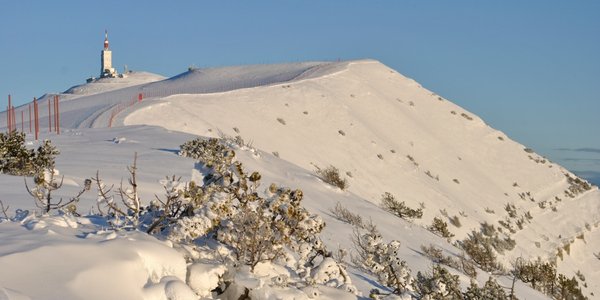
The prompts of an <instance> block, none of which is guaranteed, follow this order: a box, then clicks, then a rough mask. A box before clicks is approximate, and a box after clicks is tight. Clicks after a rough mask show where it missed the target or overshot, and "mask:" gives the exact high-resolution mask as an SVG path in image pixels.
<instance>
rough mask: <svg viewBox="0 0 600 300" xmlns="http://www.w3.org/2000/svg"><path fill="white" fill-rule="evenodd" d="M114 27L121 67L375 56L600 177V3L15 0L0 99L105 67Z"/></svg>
mask: <svg viewBox="0 0 600 300" xmlns="http://www.w3.org/2000/svg"><path fill="white" fill-rule="evenodd" d="M104 29H108V30H109V36H110V42H111V49H112V50H113V56H114V57H113V64H114V65H115V66H116V67H117V68H118V69H119V70H120V71H122V69H123V66H124V65H128V66H129V68H130V69H133V70H144V71H150V72H154V73H159V74H161V75H165V76H172V75H176V74H178V73H181V72H183V71H185V69H186V68H187V67H188V66H190V65H195V66H198V67H207V66H224V65H237V64H259V63H276V62H290V61H305V60H335V59H338V58H339V59H357V58H374V59H377V60H380V61H381V62H383V63H384V64H386V65H388V66H390V67H392V68H394V69H396V70H398V71H399V72H400V73H402V74H404V75H406V76H408V77H411V78H414V79H415V80H417V81H418V82H420V83H421V84H422V85H424V86H425V87H426V88H428V89H430V90H432V91H434V92H436V93H438V94H440V95H442V96H444V97H446V98H448V99H450V100H451V101H453V102H455V103H457V104H459V105H461V106H463V107H465V108H466V109H468V110H470V111H472V112H474V113H476V114H477V115H479V116H481V117H482V118H483V119H484V120H485V121H486V122H488V123H489V124H490V125H491V126H493V127H495V128H497V129H500V130H502V131H504V132H506V133H507V134H508V135H509V136H511V137H512V138H514V139H516V140H517V141H519V142H521V143H524V144H526V145H528V146H530V147H531V148H534V149H535V150H536V151H538V152H540V153H541V154H544V155H547V156H548V157H549V158H551V159H552V160H554V161H557V162H559V163H561V164H564V165H565V166H567V167H569V168H571V169H572V170H575V171H593V172H596V173H595V174H593V173H591V174H592V175H590V176H594V175H595V176H598V177H599V178H600V135H599V129H600V117H599V116H598V115H599V113H600V1H596V0H587V1H585V0H574V1H553V0H539V1H527V0H519V1H517V0H514V1H479V0H473V1H462V0H453V1H448V0H439V1H425V0H402V1H401V0H398V1H348V0H344V1H341V0H340V1H283V0H278V1H236V2H231V1H210V2H208V1H206V2H205V1H169V2H168V1H112V0H109V1H14V0H13V1H3V3H2V5H1V18H0V39H1V43H0V65H1V66H2V69H1V71H0V95H3V96H2V98H4V99H6V98H5V97H6V95H7V94H9V93H10V94H12V95H13V97H14V99H15V100H16V102H17V103H24V102H26V101H29V100H31V99H32V97H33V96H41V95H42V94H44V93H46V92H59V91H64V90H66V89H67V88H69V87H70V86H72V85H76V84H80V83H83V82H84V80H85V78H87V77H89V76H92V75H93V76H96V75H97V74H98V73H99V55H100V50H101V47H102V41H103V34H104ZM5 101H6V100H3V101H0V103H2V108H4V106H5ZM557 149H563V150H557ZM577 149H579V151H574V150H577Z"/></svg>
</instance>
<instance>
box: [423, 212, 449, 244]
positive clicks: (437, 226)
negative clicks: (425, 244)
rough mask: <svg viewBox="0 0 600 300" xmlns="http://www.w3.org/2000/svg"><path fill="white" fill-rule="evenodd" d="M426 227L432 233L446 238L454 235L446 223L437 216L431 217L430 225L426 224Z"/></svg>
mask: <svg viewBox="0 0 600 300" xmlns="http://www.w3.org/2000/svg"><path fill="white" fill-rule="evenodd" d="M427 229H428V230H429V231H431V232H433V233H434V234H436V235H439V236H441V237H444V238H447V239H449V238H451V237H453V236H454V234H452V233H451V232H450V230H448V223H446V222H444V220H442V219H440V218H438V217H435V218H433V221H432V223H431V226H428V227H427Z"/></svg>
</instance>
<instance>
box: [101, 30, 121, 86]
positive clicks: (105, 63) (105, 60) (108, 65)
mask: <svg viewBox="0 0 600 300" xmlns="http://www.w3.org/2000/svg"><path fill="white" fill-rule="evenodd" d="M100 60H101V63H102V66H101V67H102V68H101V69H100V78H106V77H110V78H114V77H117V76H118V74H117V71H116V70H115V68H113V67H112V51H110V49H109V48H108V31H107V30H105V31H104V50H102V54H101V56H100Z"/></svg>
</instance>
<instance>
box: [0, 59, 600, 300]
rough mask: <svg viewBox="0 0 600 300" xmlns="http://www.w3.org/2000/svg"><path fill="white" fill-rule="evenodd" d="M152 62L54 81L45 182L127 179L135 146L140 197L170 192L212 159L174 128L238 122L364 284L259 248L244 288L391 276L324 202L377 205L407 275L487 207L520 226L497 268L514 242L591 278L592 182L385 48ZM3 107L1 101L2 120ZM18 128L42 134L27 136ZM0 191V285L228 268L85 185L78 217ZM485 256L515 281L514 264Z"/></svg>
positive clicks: (118, 290) (194, 284)
mask: <svg viewBox="0 0 600 300" xmlns="http://www.w3.org/2000/svg"><path fill="white" fill-rule="evenodd" d="M142 74H144V73H142ZM159 79H160V78H159V77H153V76H147V77H144V78H142V79H140V80H141V81H140V82H139V84H137V83H133V82H131V83H127V84H126V85H127V87H115V86H112V87H111V86H110V82H106V83H102V84H106V86H96V87H97V89H96V87H93V86H87V87H89V89H87V87H86V85H83V86H81V87H76V88H74V89H72V90H71V91H70V92H71V94H69V95H63V97H62V98H61V111H62V116H61V117H62V122H61V125H62V127H63V129H62V133H61V135H59V136H57V135H54V134H47V133H45V132H46V130H44V129H42V132H43V134H42V138H49V139H51V140H52V142H53V143H54V144H55V145H56V146H57V147H58V148H59V150H60V151H61V154H60V155H59V156H58V157H57V160H56V168H57V169H58V170H60V174H61V176H62V175H64V180H63V187H62V188H61V189H60V190H58V191H56V192H55V194H54V195H53V196H54V197H55V199H60V198H61V197H62V198H64V199H69V198H70V197H72V196H73V195H74V194H76V193H77V191H79V190H81V188H82V186H83V182H84V180H85V179H88V178H91V177H94V176H96V171H99V174H100V176H101V177H102V179H103V180H104V181H105V182H106V183H107V184H108V185H114V186H115V187H118V186H119V185H120V183H121V182H124V183H125V184H126V183H127V176H128V174H127V170H126V166H128V165H130V164H131V162H132V159H133V156H134V153H137V155H138V160H137V167H138V175H139V176H138V186H139V193H140V200H141V202H142V203H143V204H144V205H148V204H149V203H150V202H151V201H153V200H154V199H155V195H157V196H159V197H163V195H164V194H165V190H164V188H163V186H162V185H161V182H164V178H165V176H172V175H175V176H176V177H181V181H182V182H188V181H191V180H193V181H196V182H201V181H202V178H203V177H204V176H205V175H206V169H205V168H204V166H203V165H202V164H200V163H198V162H197V161H195V160H194V159H190V158H185V157H181V156H179V155H177V152H178V151H179V146H180V145H181V144H183V143H184V142H186V141H189V140H191V139H193V138H194V137H196V136H203V137H223V136H239V138H238V140H237V141H238V145H237V146H236V147H237V148H235V151H236V158H237V159H238V160H239V161H240V162H242V163H243V164H244V166H245V167H246V168H247V171H248V172H252V171H258V172H260V174H262V180H261V182H263V185H262V186H260V188H259V191H260V192H261V193H264V192H265V191H266V190H267V189H268V187H269V184H270V183H275V184H277V185H278V186H285V187H289V188H292V189H296V188H298V189H301V190H302V191H303V192H304V200H303V202H302V205H303V207H306V209H307V210H308V211H310V212H311V213H313V214H316V215H318V216H319V217H320V218H322V220H323V221H324V223H325V224H326V226H325V227H324V229H323V231H322V232H321V239H322V242H323V243H324V244H325V246H327V248H328V249H329V250H330V251H332V252H336V251H337V249H346V250H347V251H348V252H349V255H348V256H346V257H345V258H341V260H342V261H343V263H344V264H345V265H346V268H347V275H348V279H349V281H348V282H351V283H352V285H353V286H355V287H356V289H357V291H356V293H355V294H352V293H348V292H347V289H346V290H344V289H334V288H332V287H327V286H324V285H316V286H315V289H312V290H311V289H305V288H291V287H289V286H288V287H285V286H286V285H282V284H280V283H278V282H277V280H278V279H277V278H279V277H278V275H280V274H288V275H289V274H292V273H293V272H291V273H290V270H289V269H281V266H276V265H271V264H261V265H259V266H257V268H255V270H254V272H249V271H248V270H244V269H243V268H242V269H238V270H239V272H238V273H236V275H234V276H237V277H236V280H235V281H236V282H239V283H240V286H245V287H251V288H252V293H253V294H251V296H253V298H257V299H260V298H262V299H278V298H279V299H292V298H296V299H306V298H308V297H314V296H318V297H319V298H324V299H327V298H329V299H341V298H342V297H350V298H352V297H357V296H358V297H367V296H368V295H369V293H370V291H371V290H372V289H378V290H380V291H382V292H390V291H391V290H390V289H389V287H387V288H386V287H385V286H383V285H382V284H381V282H380V279H381V278H378V276H377V275H376V274H373V273H372V272H368V271H367V270H365V268H364V266H360V265H358V264H355V263H354V262H352V259H351V257H352V256H356V255H357V253H356V245H355V244H354V243H353V241H352V237H353V235H354V232H355V230H356V229H355V226H353V225H351V224H348V223H346V222H343V221H340V220H339V216H336V215H335V214H334V213H333V212H332V209H333V208H335V207H336V204H338V203H340V204H341V205H342V206H343V207H344V208H346V209H348V210H349V211H350V212H352V213H354V214H357V215H359V216H361V217H362V219H363V220H364V221H365V222H366V221H367V220H369V219H370V220H372V223H373V225H375V226H377V229H378V230H379V232H380V233H381V236H382V238H383V241H384V242H386V243H387V242H389V241H391V240H397V241H399V242H400V247H399V248H398V249H397V251H396V252H395V254H396V256H397V257H399V258H400V259H401V260H403V261H406V263H407V265H408V267H409V268H410V270H412V276H413V277H416V276H417V272H423V273H424V274H426V273H431V272H432V266H433V265H434V263H433V262H432V260H431V258H429V257H427V256H425V255H424V253H423V250H422V246H429V245H434V246H435V247H437V248H438V249H440V250H441V251H442V254H443V255H444V256H450V257H453V258H458V257H460V256H461V255H462V253H463V252H464V251H463V250H461V249H460V248H457V247H456V246H457V244H458V243H457V242H458V241H462V240H463V239H465V238H468V237H470V236H472V235H473V233H474V232H479V231H480V230H481V228H482V225H481V224H491V225H493V226H494V227H495V230H496V232H497V233H496V235H497V236H499V237H501V239H506V240H508V241H514V243H515V245H514V247H513V248H508V249H504V251H502V253H496V252H494V253H496V254H497V258H498V262H499V263H500V264H502V265H503V266H504V267H505V268H506V269H507V271H508V270H510V269H511V265H512V264H514V263H515V262H516V261H517V259H518V258H522V259H525V260H536V259H537V258H538V257H539V258H540V259H542V260H543V261H549V262H554V263H556V265H557V272H558V273H561V274H564V275H565V276H566V277H567V278H572V277H574V276H576V274H579V275H581V277H578V278H579V286H580V287H581V288H582V291H583V294H584V295H585V296H588V297H589V298H590V299H593V298H594V296H593V295H600V271H599V270H600V260H599V259H597V258H596V256H595V255H598V256H599V257H600V252H598V251H600V236H599V235H598V226H599V225H600V215H599V214H598V212H599V211H600V192H599V191H598V188H597V187H594V186H589V185H587V183H585V182H584V181H581V180H580V179H578V178H577V177H575V176H574V175H573V174H571V173H570V172H568V171H567V170H565V169H564V168H562V167H561V166H559V165H556V164H554V163H552V162H550V161H548V160H547V159H545V158H543V157H541V156H539V155H537V154H536V153H535V152H534V151H532V150H531V149H527V148H526V147H525V146H523V145H521V144H519V143H516V142H514V141H512V140H510V138H509V137H507V136H506V135H505V134H503V133H502V132H499V131H497V130H494V129H492V128H490V127H489V126H487V125H486V124H485V123H484V122H483V121H482V120H481V119H479V118H478V117H477V116H475V115H473V114H472V113H470V112H468V111H465V110H464V109H462V108H460V107H458V106H456V105H455V104H453V103H451V102H450V101H448V100H446V99H444V98H442V97H441V96H438V95H436V94H434V93H432V92H430V91H428V90H426V89H424V88H422V87H421V86H420V85H419V84H418V83H416V82H415V81H413V80H411V79H408V78H406V77H404V76H402V75H400V74H398V73H397V72H396V71H394V70H390V69H389V68H388V67H386V66H384V65H382V64H381V63H379V62H376V61H371V60H364V61H354V62H339V63H299V64H284V65H272V66H244V67H227V68H216V69H197V70H190V71H189V72H186V73H183V74H181V75H179V76H175V77H173V78H169V79H166V80H159ZM115 80H117V79H115ZM98 84H100V83H98ZM86 89H87V90H86ZM140 94H143V100H142V101H141V102H140V101H137V99H138V95H140ZM42 103H43V102H42ZM19 109H27V106H23V107H21V108H17V114H20V113H19ZM41 113H42V119H41V122H40V123H41V124H42V126H44V124H46V125H47V119H46V121H44V120H43V118H44V117H47V116H45V115H43V113H44V109H42V110H41ZM5 119H6V117H5V115H4V113H0V126H4V123H1V122H5ZM17 127H18V128H20V125H17ZM28 141H29V142H28V143H29V146H30V147H37V146H38V145H39V143H38V142H35V141H32V138H31V136H28ZM242 141H245V142H243V144H245V145H243V144H242V143H240V142H242ZM329 165H333V166H335V167H337V168H338V169H339V170H340V175H341V176H342V178H343V179H346V180H347V182H348V183H349V187H348V188H347V189H345V190H343V191H342V190H340V189H338V188H336V187H332V186H330V185H328V184H326V183H325V182H323V181H322V180H321V179H320V178H318V176H316V175H315V169H317V168H325V167H327V166H329ZM28 180H29V181H28V182H29V184H31V179H28ZM384 193H390V195H393V196H394V197H395V198H396V199H398V200H399V201H403V202H404V203H405V204H406V205H407V206H408V207H411V208H420V209H421V210H422V217H421V218H416V219H410V220H409V219H403V218H399V217H397V216H396V215H394V214H392V213H390V212H388V211H386V210H384V209H382V208H381V207H380V201H381V197H382V195H383V194H384ZM0 200H2V201H3V203H4V205H5V206H6V205H9V206H10V209H9V210H7V214H8V216H9V217H10V218H11V219H12V221H6V220H5V221H3V222H2V223H0V270H1V271H0V299H4V298H7V299H29V298H31V299H196V298H197V297H210V296H213V295H215V293H216V292H215V291H214V290H213V293H212V294H211V289H214V288H215V284H216V283H218V282H219V278H222V277H223V276H230V275H231V274H230V275H225V274H224V272H225V267H224V266H223V265H221V264H210V263H198V261H199V259H200V257H198V255H214V253H213V252H210V251H204V252H203V251H199V252H198V251H191V250H190V249H187V248H186V247H182V246H181V245H177V244H173V243H172V242H169V241H168V240H166V239H165V238H164V237H161V236H158V238H156V237H153V236H150V235H146V234H145V233H142V232H140V231H135V230H113V229H112V228H113V226H112V225H110V224H108V223H106V220H105V219H102V218H99V217H97V216H96V213H98V209H97V190H95V188H92V190H91V191H89V192H87V193H85V194H84V195H83V196H82V197H81V201H80V203H79V205H78V209H77V212H78V213H79V214H81V215H84V217H73V216H70V215H64V214H59V215H56V213H51V215H50V216H39V210H37V209H36V207H35V206H34V202H33V200H31V197H30V196H29V195H28V194H27V191H26V189H25V187H24V184H23V179H22V178H20V177H14V176H8V175H3V174H0ZM115 201H118V198H115ZM16 208H20V209H22V210H29V212H30V213H29V214H25V213H24V212H22V211H21V212H18V213H17V212H15V209H16ZM36 215H37V216H36ZM86 215H89V216H87V217H86ZM1 217H2V215H0V218H1ZM434 218H436V219H440V220H443V221H444V222H447V223H448V230H449V232H450V233H451V234H452V235H453V236H452V237H450V238H442V237H439V236H438V235H436V234H433V233H432V232H430V231H429V230H427V227H429V226H430V225H431V224H432V221H433V220H434ZM438 234H439V233H438ZM211 249H212V248H211ZM211 251H212V250H211ZM193 253H196V254H193ZM198 253H201V254H198ZM202 253H203V254H202ZM459 269H460V268H458V269H455V268H449V270H450V271H451V272H452V274H456V275H458V278H459V280H460V283H461V286H462V289H463V290H465V289H466V288H467V287H468V286H469V284H470V280H471V279H470V278H469V276H467V275H466V274H464V273H463V271H462V270H459ZM7 270H8V271H7ZM309 273H310V272H309ZM492 273H494V275H493V276H492V277H494V278H495V279H496V280H497V281H498V283H499V284H500V285H501V286H503V287H505V290H506V291H508V290H510V287H511V286H512V278H511V275H510V272H507V274H506V275H498V272H492ZM477 274H478V275H477V276H476V277H475V278H474V280H475V281H476V282H477V283H478V284H479V286H483V285H484V284H485V283H486V281H487V280H488V278H489V277H490V273H488V272H486V271H483V270H481V269H479V268H477ZM579 275H577V276H579ZM292 277H293V276H292ZM582 277H583V278H584V279H583V280H582ZM292 279H293V278H292ZM274 280H275V281H274ZM296 280H300V279H299V278H296ZM378 281H379V282H378ZM515 291H516V294H517V297H518V298H519V299H545V297H547V296H544V295H542V294H541V293H539V292H537V291H535V290H532V289H531V288H529V287H528V285H527V284H524V283H522V282H520V281H517V282H516V284H515ZM238 292H239V291H238ZM242 293H243V292H242ZM233 294H235V293H233V292H232V294H223V296H222V297H227V295H230V296H232V297H233ZM238 294H239V293H238ZM416 294H417V293H412V295H413V296H414V295H416ZM408 295H411V293H408Z"/></svg>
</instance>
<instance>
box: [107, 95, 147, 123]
mask: <svg viewBox="0 0 600 300" xmlns="http://www.w3.org/2000/svg"><path fill="white" fill-rule="evenodd" d="M143 99H144V94H142V93H139V94H138V95H137V97H136V96H133V97H132V98H131V101H130V102H129V103H127V106H125V105H124V104H123V103H119V104H117V105H116V106H115V107H114V108H113V109H111V111H110V117H109V118H108V127H109V128H112V125H113V121H114V119H115V117H116V116H117V115H118V114H119V113H120V112H122V111H123V110H125V109H126V108H127V107H130V106H133V105H135V104H136V103H140V102H142V100H143Z"/></svg>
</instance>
